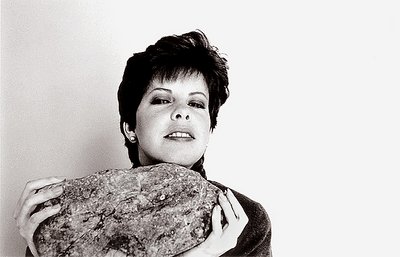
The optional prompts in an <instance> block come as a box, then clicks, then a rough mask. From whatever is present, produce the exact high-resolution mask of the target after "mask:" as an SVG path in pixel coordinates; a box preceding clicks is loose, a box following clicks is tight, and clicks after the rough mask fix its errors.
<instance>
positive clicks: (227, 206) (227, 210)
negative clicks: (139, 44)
mask: <svg viewBox="0 0 400 257" xmlns="http://www.w3.org/2000/svg"><path fill="white" fill-rule="evenodd" d="M218 201H219V204H220V205H221V207H222V210H223V211H224V215H225V217H226V221H227V222H228V224H233V223H234V222H235V221H236V216H235V213H234V212H233V210H232V206H231V203H230V202H229V200H228V198H226V196H225V194H223V193H220V194H219V195H218Z"/></svg>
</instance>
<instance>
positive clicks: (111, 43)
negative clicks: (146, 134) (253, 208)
mask: <svg viewBox="0 0 400 257" xmlns="http://www.w3.org/2000/svg"><path fill="white" fill-rule="evenodd" d="M142 2H144V1H142ZM232 2H234V1H192V2H189V1H158V2H156V1H147V2H146V4H143V3H140V1H82V0H80V1H77V0H73V1H72V0H68V1H11V0H3V1H1V4H2V6H1V15H2V17H1V21H2V24H1V30H2V31H1V64H2V66H1V228H0V231H1V247H0V255H1V256H20V255H23V253H24V250H25V244H24V241H23V239H22V237H20V236H19V234H18V231H17V229H16V227H15V224H14V220H13V219H12V211H13V209H14V207H15V203H16V202H17V200H18V198H19V195H20V193H21V192H22V190H23V188H24V185H25V183H26V182H27V181H28V180H31V179H36V178H40V177H46V176H52V175H66V176H67V177H69V178H74V177H79V176H83V175H87V174H89V173H92V172H95V171H98V170H102V169H108V168H126V167H129V161H128V158H127V153H126V150H125V148H124V146H123V138H122V135H120V133H119V127H118V121H119V115H118V107H117V106H118V105H117V99H116V91H117V88H118V85H119V83H120V81H121V78H122V73H123V69H124V67H125V63H126V60H127V59H128V58H129V57H130V56H131V55H132V54H133V53H134V52H138V51H143V50H144V49H145V47H146V46H148V45H150V44H153V43H155V42H156V41H157V40H158V39H159V38H160V37H162V36H165V35H171V34H182V33H185V32H188V31H191V30H194V29H201V30H203V31H204V32H205V33H206V34H207V36H208V37H209V40H210V41H211V43H212V44H213V45H216V46H218V48H219V49H220V51H221V52H223V53H225V54H226V55H227V58H228V61H229V65H230V70H229V71H230V72H229V76H230V89H231V97H230V98H229V99H228V101H227V103H226V105H225V106H223V107H222V108H221V112H220V115H219V120H218V125H217V129H216V130H215V133H214V134H213V136H212V138H211V142H210V144H209V148H208V152H207V156H206V168H207V172H208V176H209V178H210V179H213V180H217V181H219V182H222V183H224V184H226V185H227V186H230V187H232V188H234V189H236V190H238V191H240V192H242V193H244V194H246V195H248V196H249V197H251V198H253V199H254V200H256V201H258V202H260V203H262V204H263V206H264V208H265V209H266V210H267V211H268V213H269V215H270V218H271V220H272V225H273V239H272V244H273V252H274V256H277V257H278V256H282V257H283V256H285V257H287V256H316V257H320V256H397V257H398V256H400V250H399V241H400V234H399V231H400V222H399V219H400V210H399V196H400V189H399V184H400V179H399V178H398V175H397V174H398V173H399V171H400V160H399V156H400V136H399V131H400V104H399V102H400V101H399V99H400V91H399V86H400V47H399V46H400V19H399V17H400V15H399V13H400V8H399V4H398V3H397V2H398V1H382V0H380V1H378V0H376V1H355V0H346V1H344V0H343V1H316V0H315V1H310V0H307V1H246V4H237V3H232ZM236 2H239V1H236ZM242 2H244V1H242ZM139 3H140V4H139Z"/></svg>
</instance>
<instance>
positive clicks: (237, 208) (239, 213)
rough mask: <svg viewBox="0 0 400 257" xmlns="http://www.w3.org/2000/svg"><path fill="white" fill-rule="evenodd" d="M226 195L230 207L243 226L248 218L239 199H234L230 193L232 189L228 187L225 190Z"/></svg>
mask: <svg viewBox="0 0 400 257" xmlns="http://www.w3.org/2000/svg"><path fill="white" fill-rule="evenodd" d="M226 196H227V198H228V200H229V202H230V203H231V205H232V209H233V211H234V213H235V215H236V218H237V219H238V220H239V221H240V223H241V224H242V225H243V224H244V226H245V225H246V224H247V222H248V220H249V218H248V217H247V215H246V213H245V212H244V210H243V208H242V206H241V205H240V203H239V201H238V200H237V199H236V197H235V195H234V194H233V193H232V191H231V190H230V189H228V190H227V194H226ZM244 226H243V227H244Z"/></svg>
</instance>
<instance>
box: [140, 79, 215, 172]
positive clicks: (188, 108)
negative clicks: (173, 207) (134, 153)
mask: <svg viewBox="0 0 400 257" xmlns="http://www.w3.org/2000/svg"><path fill="white" fill-rule="evenodd" d="M208 101H209V92H208V88H207V84H206V82H205V80H204V77H203V75H201V74H200V75H197V74H193V75H188V76H184V77H179V78H178V79H177V80H176V81H166V82H164V83H161V82H160V81H158V80H155V81H153V82H152V83H151V84H150V87H149V89H148V90H147V92H146V93H145V94H144V96H143V98H142V101H141V102H140V104H139V107H138V109H137V112H136V128H135V133H136V135H137V144H138V150H139V160H140V163H141V165H150V164H156V163H160V162H169V163H176V164H179V165H182V166H185V167H187V168H190V167H192V166H193V164H195V163H196V162H197V161H198V160H199V159H200V158H201V156H202V155H203V154H204V152H205V150H206V147H207V144H208V140H209V137H210V133H211V131H210V114H209V110H208Z"/></svg>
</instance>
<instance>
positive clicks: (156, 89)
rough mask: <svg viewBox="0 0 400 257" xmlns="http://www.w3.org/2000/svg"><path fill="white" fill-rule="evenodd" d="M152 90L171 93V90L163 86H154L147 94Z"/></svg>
mask: <svg viewBox="0 0 400 257" xmlns="http://www.w3.org/2000/svg"><path fill="white" fill-rule="evenodd" d="M154 91H165V92H167V93H170V94H172V90H170V89H167V88H163V87H156V88H154V89H153V90H151V91H150V92H149V94H150V93H152V92H154Z"/></svg>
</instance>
